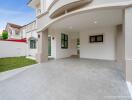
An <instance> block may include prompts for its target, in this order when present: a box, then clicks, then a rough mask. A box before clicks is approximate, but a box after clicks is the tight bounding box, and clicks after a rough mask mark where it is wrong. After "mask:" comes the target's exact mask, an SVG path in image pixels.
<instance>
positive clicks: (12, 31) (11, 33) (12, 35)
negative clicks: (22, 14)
mask: <svg viewBox="0 0 132 100" xmlns="http://www.w3.org/2000/svg"><path fill="white" fill-rule="evenodd" d="M16 31H17V32H18V34H16ZM8 34H9V39H10V38H14V39H22V34H21V32H20V30H19V29H17V28H12V27H9V29H8Z"/></svg>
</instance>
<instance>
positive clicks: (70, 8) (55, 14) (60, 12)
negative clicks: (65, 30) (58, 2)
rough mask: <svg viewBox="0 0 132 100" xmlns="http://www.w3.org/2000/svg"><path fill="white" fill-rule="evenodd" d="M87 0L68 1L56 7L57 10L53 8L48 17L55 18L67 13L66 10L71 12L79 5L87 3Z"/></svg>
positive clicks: (82, 5)
mask: <svg viewBox="0 0 132 100" xmlns="http://www.w3.org/2000/svg"><path fill="white" fill-rule="evenodd" d="M89 3H90V2H89V0H83V1H81V0H80V1H75V2H72V3H69V4H67V5H64V6H62V7H60V8H58V9H57V10H55V11H54V12H53V13H52V14H51V15H50V18H56V17H59V16H61V15H63V14H65V13H68V12H71V11H74V10H77V9H79V8H81V7H84V6H85V5H87V4H89Z"/></svg>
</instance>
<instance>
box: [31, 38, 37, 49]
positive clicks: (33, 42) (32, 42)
mask: <svg viewBox="0 0 132 100" xmlns="http://www.w3.org/2000/svg"><path fill="white" fill-rule="evenodd" d="M30 49H36V40H30Z"/></svg>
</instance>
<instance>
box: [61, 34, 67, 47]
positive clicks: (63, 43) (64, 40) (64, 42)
mask: <svg viewBox="0 0 132 100" xmlns="http://www.w3.org/2000/svg"><path fill="white" fill-rule="evenodd" d="M61 48H62V49H68V35H67V34H64V33H62V34H61Z"/></svg>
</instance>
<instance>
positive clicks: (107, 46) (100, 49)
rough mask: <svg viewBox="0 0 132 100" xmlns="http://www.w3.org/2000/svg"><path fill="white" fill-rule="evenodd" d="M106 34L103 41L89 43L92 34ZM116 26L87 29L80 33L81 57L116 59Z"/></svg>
mask: <svg viewBox="0 0 132 100" xmlns="http://www.w3.org/2000/svg"><path fill="white" fill-rule="evenodd" d="M102 33H103V34H104V42H103V43H89V36H90V35H98V34H102ZM115 38H116V27H103V28H94V29H89V30H85V31H83V32H81V33H80V57H81V58H90V59H105V60H115V44H116V41H115Z"/></svg>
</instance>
